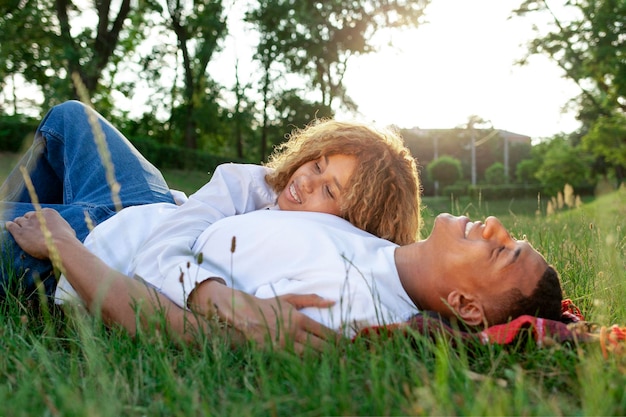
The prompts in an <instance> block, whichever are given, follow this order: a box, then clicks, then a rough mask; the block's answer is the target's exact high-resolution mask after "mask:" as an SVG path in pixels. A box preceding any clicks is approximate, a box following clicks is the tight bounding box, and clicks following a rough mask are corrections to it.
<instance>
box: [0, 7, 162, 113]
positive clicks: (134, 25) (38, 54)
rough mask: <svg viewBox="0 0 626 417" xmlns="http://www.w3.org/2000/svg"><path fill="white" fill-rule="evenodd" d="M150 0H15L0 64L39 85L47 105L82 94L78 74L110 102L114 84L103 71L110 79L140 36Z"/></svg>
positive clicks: (90, 91) (2, 26)
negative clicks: (5, 59)
mask: <svg viewBox="0 0 626 417" xmlns="http://www.w3.org/2000/svg"><path fill="white" fill-rule="evenodd" d="M150 1H151V0H139V1H136V2H131V0H119V1H112V0H98V1H95V2H93V5H94V6H93V7H89V6H88V4H89V2H80V3H78V2H73V1H72V0H54V1H53V0H22V1H19V2H18V1H15V0H11V2H10V3H9V5H8V7H7V10H6V11H7V12H8V13H6V14H5V16H4V18H3V19H1V20H0V33H2V35H1V36H2V38H1V42H0V43H1V44H2V49H0V54H1V55H2V57H3V58H4V57H6V56H7V55H8V56H9V61H8V63H7V65H0V66H3V67H4V69H5V70H6V71H8V72H10V73H11V74H20V75H21V76H23V77H24V79H25V81H26V82H30V83H34V84H36V85H39V86H40V87H41V89H42V91H43V93H44V97H45V103H44V106H45V107H49V106H51V105H52V104H55V103H58V102H59V101H63V100H65V99H68V98H80V97H79V94H78V91H77V86H76V85H75V83H73V81H72V77H73V74H76V75H78V77H79V79H80V81H81V84H82V85H83V86H84V88H85V90H86V93H87V95H89V96H90V97H92V98H93V100H94V101H95V102H98V103H99V104H98V107H99V109H105V108H109V107H110V105H111V103H110V101H109V98H110V95H109V94H108V93H109V91H110V85H108V86H102V85H101V84H102V83H103V79H104V76H105V72H106V71H109V75H111V76H110V77H109V78H108V79H107V80H106V81H104V82H105V83H109V84H110V83H112V81H113V77H112V74H114V73H115V67H116V66H117V65H118V64H119V62H120V61H122V60H123V59H124V58H125V57H126V56H127V55H128V54H129V53H130V52H131V51H133V50H134V48H135V47H136V45H137V43H138V42H139V41H140V40H141V39H142V37H143V25H144V23H145V22H144V20H143V13H144V11H145V10H147V9H148V8H149V6H150ZM92 20H93V23H92V22H91V21H92ZM17 29H19V30H17ZM7 44H10V46H5V45H7ZM103 87H106V88H103ZM104 91H106V93H105V92H104Z"/></svg>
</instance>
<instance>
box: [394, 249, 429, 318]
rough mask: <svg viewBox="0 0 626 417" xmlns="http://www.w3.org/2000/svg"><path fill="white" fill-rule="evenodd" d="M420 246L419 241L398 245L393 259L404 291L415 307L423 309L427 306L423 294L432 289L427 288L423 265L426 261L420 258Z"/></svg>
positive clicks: (427, 283)
mask: <svg viewBox="0 0 626 417" xmlns="http://www.w3.org/2000/svg"><path fill="white" fill-rule="evenodd" d="M420 247H421V242H416V243H412V244H410V245H405V246H399V247H398V248H397V249H396V250H395V253H394V260H395V264H396V269H397V271H398V276H399V277H400V283H401V284H402V287H403V288H404V291H405V292H406V293H407V295H408V296H409V298H410V299H411V300H412V301H413V303H415V305H416V307H417V308H418V309H419V310H423V309H426V308H428V307H427V304H428V303H426V302H425V301H426V297H425V294H428V293H429V291H432V290H433V289H432V288H429V287H430V285H429V279H428V275H427V274H426V273H425V267H424V264H426V263H427V262H426V260H424V259H421V258H420V253H421V251H420ZM420 261H421V262H420Z"/></svg>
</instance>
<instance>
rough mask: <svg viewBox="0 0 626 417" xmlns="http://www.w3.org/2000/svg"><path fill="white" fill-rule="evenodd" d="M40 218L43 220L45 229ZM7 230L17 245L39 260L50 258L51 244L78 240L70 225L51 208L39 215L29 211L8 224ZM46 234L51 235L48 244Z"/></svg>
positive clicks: (45, 209)
mask: <svg viewBox="0 0 626 417" xmlns="http://www.w3.org/2000/svg"><path fill="white" fill-rule="evenodd" d="M40 218H41V219H42V220H43V225H44V227H42V223H41V222H40ZM6 228H7V230H8V231H9V232H10V233H11V234H12V235H13V237H14V238H15V241H16V242H17V244H18V245H20V247H21V248H22V249H24V251H25V252H26V253H28V254H29V255H31V256H33V257H34V258H37V259H49V258H50V250H51V247H50V244H51V243H54V241H72V240H76V233H75V232H74V229H72V227H71V226H70V225H69V223H67V222H66V221H65V219H64V218H63V217H61V215H60V214H59V213H58V212H57V211H55V210H53V209H49V208H44V209H42V210H41V211H40V212H38V213H36V212H34V211H29V212H28V213H26V214H24V216H22V217H17V218H16V219H15V220H13V221H12V222H11V221H8V222H6ZM44 232H46V233H49V235H48V237H49V241H48V242H46V236H45V234H44Z"/></svg>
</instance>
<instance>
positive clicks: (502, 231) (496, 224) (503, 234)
mask: <svg viewBox="0 0 626 417" xmlns="http://www.w3.org/2000/svg"><path fill="white" fill-rule="evenodd" d="M483 239H495V240H496V241H497V242H498V243H501V244H506V243H510V242H512V241H513V238H512V237H511V235H510V234H509V232H508V230H506V228H505V227H504V226H503V225H502V223H500V220H498V219H497V218H495V217H493V216H490V217H487V218H486V219H485V228H484V229H483Z"/></svg>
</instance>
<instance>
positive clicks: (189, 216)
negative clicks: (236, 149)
mask: <svg viewBox="0 0 626 417" xmlns="http://www.w3.org/2000/svg"><path fill="white" fill-rule="evenodd" d="M268 172H269V168H265V167H263V166H260V165H252V164H223V165H220V166H218V167H217V169H216V170H215V172H214V174H213V176H212V177H211V180H210V181H209V182H208V183H207V184H205V185H204V186H203V187H202V188H201V189H200V190H198V191H197V192H196V193H194V194H192V195H191V196H190V197H189V199H188V200H186V201H184V200H185V199H184V196H183V198H182V199H183V201H184V202H183V203H182V204H181V205H179V206H177V205H174V204H169V203H155V204H146V205H142V206H134V207H128V208H125V209H124V210H122V211H121V212H119V213H117V214H116V215H115V216H113V217H111V218H110V219H108V220H106V221H104V222H102V223H101V224H99V225H97V226H96V227H95V228H94V230H93V231H91V233H90V234H89V235H88V236H87V238H86V239H85V246H86V247H87V249H89V250H90V251H91V252H92V253H94V254H96V255H97V256H98V257H99V258H100V259H102V260H103V261H104V262H105V263H106V264H107V265H109V266H110V267H112V268H113V269H115V270H117V271H119V272H122V273H124V274H125V275H128V276H130V277H133V276H135V275H138V276H140V277H153V278H155V279H156V278H161V279H175V280H178V277H179V275H180V270H181V269H186V264H187V262H188V261H189V260H190V258H191V255H192V251H191V248H192V246H193V244H194V243H195V241H196V239H197V237H198V236H199V235H200V233H202V232H203V231H204V230H205V229H206V228H207V226H209V225H210V224H212V223H213V222H215V221H217V220H219V219H222V218H224V217H229V216H234V215H236V214H241V213H245V212H248V211H254V210H258V209H263V208H275V207H276V199H277V195H276V193H275V192H274V191H273V190H272V189H271V188H270V187H269V186H268V184H267V182H265V175H266V174H267V173H268ZM177 197H178V200H179V201H180V199H181V197H180V196H177ZM194 267H195V265H192V268H194ZM76 297H77V294H76V292H75V291H74V289H73V288H72V286H71V285H70V284H69V282H68V281H67V279H65V277H63V276H62V277H61V279H60V280H59V283H58V285H57V289H56V292H55V298H56V300H57V302H59V303H62V302H63V301H66V300H69V299H75V298H76Z"/></svg>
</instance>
